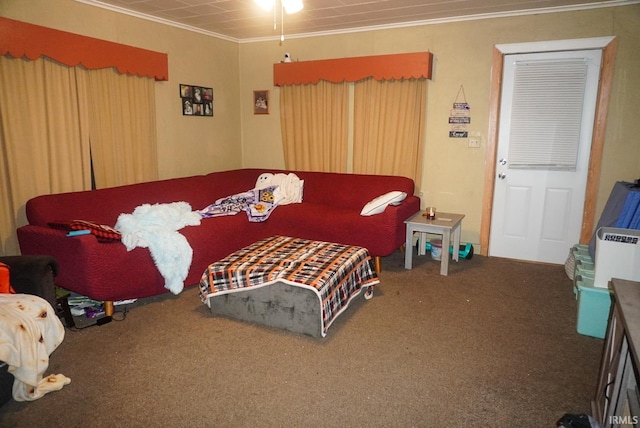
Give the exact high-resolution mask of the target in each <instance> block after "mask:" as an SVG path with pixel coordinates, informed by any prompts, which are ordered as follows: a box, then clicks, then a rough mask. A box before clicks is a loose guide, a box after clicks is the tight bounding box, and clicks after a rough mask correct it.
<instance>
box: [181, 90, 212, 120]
mask: <svg viewBox="0 0 640 428" xmlns="http://www.w3.org/2000/svg"><path fill="white" fill-rule="evenodd" d="M180 100H181V103H182V115H183V116H213V88H207V87H204V86H195V85H184V84H182V83H181V84H180Z"/></svg>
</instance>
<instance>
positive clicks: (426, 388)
mask: <svg viewBox="0 0 640 428" xmlns="http://www.w3.org/2000/svg"><path fill="white" fill-rule="evenodd" d="M403 266H404V260H403V255H402V254H401V253H400V252H396V253H395V254H393V255H392V256H390V257H387V258H385V259H383V272H382V274H381V278H380V279H381V285H380V286H379V287H378V288H377V289H376V291H375V295H374V297H373V299H371V300H364V299H357V301H356V302H354V303H353V304H352V306H351V307H350V308H349V309H348V311H347V312H346V313H345V314H343V315H342V316H341V317H340V318H339V319H338V320H337V321H336V322H335V323H334V324H333V325H332V326H331V328H330V329H329V332H328V335H327V337H326V338H324V339H314V338H310V337H306V336H300V335H296V334H292V333H285V332H282V331H277V330H272V329H268V328H265V327H261V326H257V325H250V324H245V323H241V322H238V321H233V320H229V319H224V318H217V317H213V316H212V315H210V313H209V312H208V309H207V308H206V307H205V306H204V305H202V304H201V303H200V300H199V299H198V296H197V291H196V289H195V287H190V288H188V289H187V290H186V291H184V292H183V293H182V294H181V295H179V296H173V295H170V294H168V295H165V296H162V297H159V298H152V299H145V301H143V302H139V304H137V305H136V306H135V307H133V308H131V310H130V311H129V312H128V314H127V316H126V318H125V319H124V320H122V321H114V322H111V323H110V324H106V325H103V326H95V327H90V328H86V329H82V330H77V331H70V330H67V334H66V338H65V341H64V342H63V344H62V345H61V346H60V348H58V350H56V351H55V352H54V353H53V354H52V356H51V365H50V368H49V371H48V372H47V373H62V374H64V375H66V376H69V377H70V378H71V384H69V385H67V386H66V387H64V389H62V390H61V391H58V392H53V393H50V394H48V395H46V396H45V397H43V398H41V399H39V400H37V401H34V402H30V403H18V402H15V401H12V402H10V403H8V404H6V405H4V406H3V407H2V408H0V426H3V427H53V426H55V427H58V426H65V427H87V426H91V427H151V426H153V427H337V426H344V427H525V428H526V427H532V428H539V427H554V426H555V421H556V420H557V419H558V418H559V417H561V416H562V415H563V414H564V413H567V412H571V413H589V412H590V400H591V399H592V397H593V394H594V391H595V386H596V380H597V379H596V378H597V372H598V365H599V361H600V356H601V351H602V345H603V341H602V340H600V339H595V338H591V337H587V336H582V335H579V334H578V333H577V332H576V311H577V302H576V300H575V297H574V295H573V292H572V283H571V281H570V280H569V279H568V278H567V276H566V275H565V273H564V268H563V267H562V266H548V265H540V264H530V263H523V262H516V261H510V260H505V259H496V258H486V257H481V256H478V255H476V256H474V257H473V259H472V260H461V261H460V262H459V263H457V264H456V263H452V264H451V265H450V270H449V276H447V277H444V276H441V275H439V264H438V262H435V261H433V260H431V259H430V257H429V256H425V257H414V269H413V270H405V269H404V267H403ZM203 270H204V269H203Z"/></svg>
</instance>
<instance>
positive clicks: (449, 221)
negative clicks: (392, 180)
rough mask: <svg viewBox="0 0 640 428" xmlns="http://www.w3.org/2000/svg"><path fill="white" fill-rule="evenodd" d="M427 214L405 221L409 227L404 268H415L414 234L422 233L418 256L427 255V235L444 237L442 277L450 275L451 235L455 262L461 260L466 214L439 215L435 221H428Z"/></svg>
mask: <svg viewBox="0 0 640 428" xmlns="http://www.w3.org/2000/svg"><path fill="white" fill-rule="evenodd" d="M424 213H425V212H424V211H420V212H418V213H416V214H414V215H413V216H412V217H410V218H409V219H407V220H405V224H406V225H407V239H406V242H405V252H404V267H405V269H411V268H412V267H413V260H412V256H413V251H411V248H412V247H413V234H414V232H419V233H420V238H419V241H418V255H424V254H425V247H426V237H427V233H433V234H436V235H442V258H441V259H440V275H447V274H448V273H449V247H450V245H451V235H452V234H453V249H454V251H453V260H455V261H456V262H457V261H458V259H459V253H458V248H459V247H460V229H461V226H462V219H463V218H464V214H453V213H437V214H436V218H435V219H434V220H428V219H427V217H426V216H424V215H423V214H424Z"/></svg>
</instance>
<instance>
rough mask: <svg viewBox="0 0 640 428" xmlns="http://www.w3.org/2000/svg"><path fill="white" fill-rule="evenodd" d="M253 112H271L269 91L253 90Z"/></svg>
mask: <svg viewBox="0 0 640 428" xmlns="http://www.w3.org/2000/svg"><path fill="white" fill-rule="evenodd" d="M253 114H269V91H267V90H261V91H253Z"/></svg>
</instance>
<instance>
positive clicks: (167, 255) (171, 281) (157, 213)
mask: <svg viewBox="0 0 640 428" xmlns="http://www.w3.org/2000/svg"><path fill="white" fill-rule="evenodd" d="M199 224H200V215H199V214H198V213H197V212H194V211H192V210H191V205H189V204H188V203H187V202H172V203H168V204H153V205H150V204H143V205H140V206H139V207H137V208H136V209H135V210H134V211H133V213H132V214H120V216H118V221H117V222H116V225H115V227H114V228H115V229H116V230H118V231H119V232H120V233H121V234H122V243H123V244H124V245H125V246H126V247H127V251H131V250H133V249H134V248H136V247H143V248H149V252H150V253H151V257H152V258H153V261H154V263H155V264H156V267H157V268H158V271H159V272H160V274H161V275H162V277H163V278H164V280H165V285H164V286H165V288H166V289H167V290H169V291H171V292H172V293H173V294H180V292H182V290H183V289H184V280H185V279H186V278H187V275H188V274H189V268H190V267H191V260H192V259H193V249H192V248H191V246H190V245H189V242H188V241H187V238H185V237H184V236H183V235H181V234H180V233H178V230H180V229H182V228H183V227H185V226H198V225H199Z"/></svg>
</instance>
